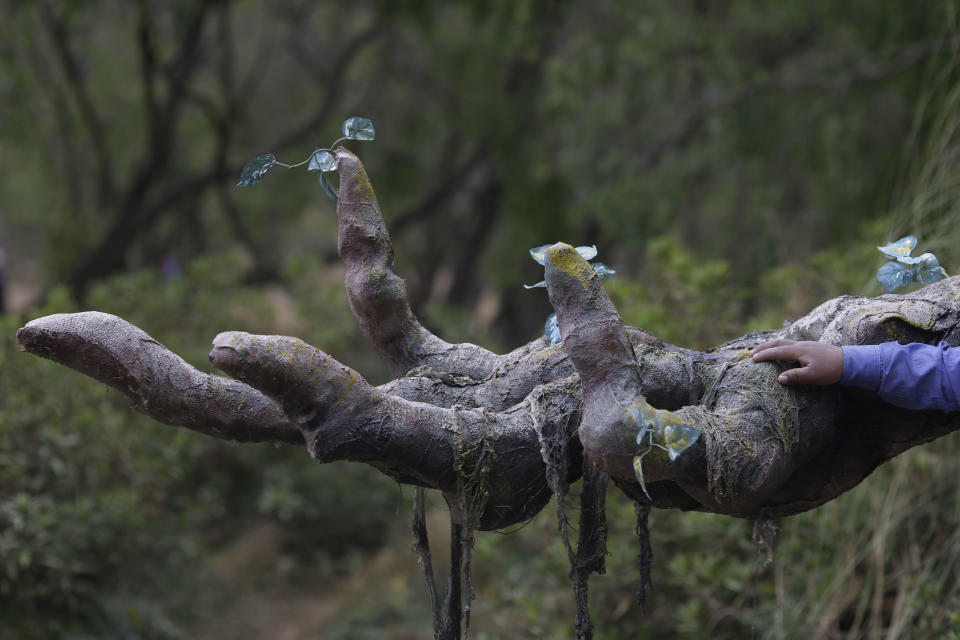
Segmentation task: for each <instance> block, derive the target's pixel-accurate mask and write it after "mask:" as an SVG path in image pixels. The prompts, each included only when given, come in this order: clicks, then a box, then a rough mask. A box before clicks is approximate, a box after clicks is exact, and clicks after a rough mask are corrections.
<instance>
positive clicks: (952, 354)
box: [751, 340, 960, 411]
mask: <svg viewBox="0 0 960 640" xmlns="http://www.w3.org/2000/svg"><path fill="white" fill-rule="evenodd" d="M751 355H752V356H753V359H754V361H756V362H761V361H765V360H794V361H797V362H799V363H800V364H801V365H802V366H801V367H800V368H798V369H790V370H788V371H785V372H784V373H783V374H781V375H780V378H779V380H780V382H781V383H783V384H830V383H833V382H839V383H840V384H846V385H852V386H857V387H863V388H865V389H869V390H870V391H875V392H876V393H877V394H878V395H879V396H880V397H881V398H883V399H884V400H885V401H887V402H889V403H890V404H894V405H897V406H899V407H905V408H907V409H940V410H942V411H960V393H958V392H960V348H952V347H950V346H949V345H948V344H947V343H945V342H941V343H940V344H939V345H938V346H935V347H934V346H931V345H927V344H920V343H913V344H905V345H904V344H899V343H897V342H886V343H884V344H879V345H854V346H847V347H842V348H841V347H836V346H833V345H826V344H821V343H819V342H795V341H792V340H777V341H775V342H769V343H766V344H762V345H760V346H759V347H756V348H755V349H754V350H753V351H751Z"/></svg>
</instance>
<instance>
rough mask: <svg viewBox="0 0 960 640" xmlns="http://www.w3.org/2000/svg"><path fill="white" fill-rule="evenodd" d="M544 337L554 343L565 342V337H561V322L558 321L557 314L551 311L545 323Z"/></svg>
mask: <svg viewBox="0 0 960 640" xmlns="http://www.w3.org/2000/svg"><path fill="white" fill-rule="evenodd" d="M543 337H544V338H546V339H547V342H549V343H550V344H552V345H553V344H560V343H561V342H563V338H561V337H560V323H558V322H557V314H555V313H551V314H550V315H549V316H547V321H546V323H544V325H543Z"/></svg>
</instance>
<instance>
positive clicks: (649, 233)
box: [0, 0, 957, 337]
mask: <svg viewBox="0 0 960 640" xmlns="http://www.w3.org/2000/svg"><path fill="white" fill-rule="evenodd" d="M954 14H955V7H954V6H953V5H952V3H948V2H944V3H922V4H921V3H915V2H909V1H906V0H904V1H902V2H899V1H897V2H885V3H882V4H880V3H874V2H848V3H841V4H838V3H832V2H813V3H810V2H806V3H795V2H747V3H727V2H711V1H707V0H702V1H691V2H677V3H658V4H654V5H649V6H637V5H636V3H632V2H627V1H623V2H618V1H616V0H606V1H604V2H596V3H594V2H590V3H588V2H555V1H549V0H521V1H519V2H492V3H484V5H483V8H482V9H481V8H479V7H478V6H477V5H476V4H475V3H470V2H443V3H434V2H404V1H399V0H381V1H373V0H367V1H362V2H351V3H338V2H321V3H318V2H299V1H291V0H283V1H280V2H276V3H271V4H270V5H269V6H266V5H257V4H256V3H242V2H228V1H218V0H203V1H195V2H176V3H160V2H150V1H148V0H143V1H141V2H137V3H113V2H69V3H53V2H38V3H24V2H14V1H11V0H7V1H6V2H5V16H6V17H5V20H4V21H3V25H2V26H0V36H2V37H0V42H2V45H0V65H2V67H0V68H2V71H3V76H4V82H3V84H2V85H0V94H2V95H3V97H4V99H3V101H2V106H0V127H2V129H0V139H2V141H3V146H4V153H3V155H2V157H0V169H2V171H0V202H3V203H4V204H3V230H4V231H5V233H6V235H7V236H8V237H12V238H16V239H17V242H16V244H17V246H18V247H20V246H22V247H24V248H29V252H30V254H31V255H35V256H37V258H38V259H39V260H40V261H41V264H42V269H43V270H42V276H41V278H40V284H41V285H42V286H43V287H44V288H47V287H49V286H50V285H51V284H53V283H56V282H66V283H68V284H69V285H70V286H71V288H72V289H73V290H74V291H76V292H78V293H83V292H85V291H86V290H87V289H88V288H89V287H90V285H91V283H92V282H94V281H95V280H96V279H98V278H101V277H103V276H106V275H109V274H112V273H115V272H117V271H119V270H122V269H125V268H130V267H137V266H144V265H152V264H156V263H158V262H159V261H161V260H162V259H164V257H165V256H168V255H175V256H176V257H178V258H179V259H180V260H189V259H191V258H192V257H194V256H196V255H200V254H202V253H205V252H209V251H212V250H213V251H215V250H222V248H224V247H228V246H234V245H239V246H241V247H243V248H244V250H245V251H246V252H247V253H248V255H249V257H250V260H251V264H252V269H251V275H253V276H256V277H265V278H276V277H278V275H279V272H280V271H282V263H283V261H284V259H285V257H286V256H287V255H288V254H290V253H292V252H293V251H313V252H317V253H320V254H321V255H323V256H325V257H327V258H328V259H330V260H332V259H333V258H334V256H335V239H334V237H333V235H332V233H331V232H330V230H331V229H332V226H331V222H330V220H331V219H332V216H330V215H329V214H328V213H327V212H326V207H327V205H326V204H325V203H323V202H322V201H320V200H319V198H318V197H317V192H316V187H315V185H314V184H312V183H311V181H309V180H306V179H304V177H303V176H298V175H291V174H283V175H278V176H273V175H272V176H271V177H270V182H271V183H272V185H273V186H272V188H270V189H261V190H258V191H256V192H247V191H244V192H239V191H237V190H235V189H233V188H232V185H233V183H234V182H235V179H236V176H237V175H238V174H239V168H240V167H241V166H242V165H243V163H244V162H245V161H246V160H247V159H249V158H250V157H253V156H254V155H257V154H260V153H266V152H275V153H278V154H279V153H283V154H286V155H287V156H291V157H293V156H297V157H299V156H304V157H305V156H306V155H307V154H308V153H309V151H310V150H311V149H312V148H313V147H314V146H315V145H317V144H320V143H321V141H326V140H327V139H328V138H329V137H330V136H331V134H333V133H335V132H336V130H337V126H338V124H339V122H340V121H341V120H342V119H343V118H344V117H346V116H347V115H352V114H361V115H365V116H367V117H370V118H372V119H373V120H374V122H376V124H377V129H378V131H379V132H381V133H380V136H379V140H378V141H377V143H376V145H375V146H374V147H370V148H367V149H364V150H363V151H362V152H363V154H364V156H365V161H366V164H367V165H368V167H369V169H370V171H371V174H372V175H374V176H376V179H377V185H378V192H379V193H380V194H381V198H382V199H383V200H384V208H385V211H386V214H387V215H388V216H389V222H390V224H391V229H392V232H393V234H394V236H395V237H396V238H397V241H398V244H399V246H400V247H401V257H402V259H403V261H404V263H405V264H407V265H409V266H410V269H409V270H408V271H407V273H408V275H409V277H410V280H411V289H412V292H413V296H414V300H415V301H419V302H425V301H428V300H430V301H434V302H441V303H453V304H455V305H460V306H466V307H468V308H469V307H472V306H474V305H476V304H477V303H478V301H480V300H481V299H484V300H486V301H487V304H488V306H489V305H490V302H491V300H495V301H496V302H495V304H494V308H495V310H496V311H497V313H494V314H493V315H494V316H495V317H496V319H497V320H499V322H498V324H497V327H498V328H499V334H500V336H501V337H503V336H505V335H511V336H514V335H516V334H517V332H522V333H529V332H530V331H532V330H533V328H534V326H535V325H534V324H533V323H532V321H531V320H529V319H528V315H529V314H527V313H524V312H525V311H527V310H529V309H530V308H531V307H534V306H536V305H538V303H539V307H543V306H544V304H543V302H542V301H541V300H535V299H534V298H533V297H532V296H522V292H520V291H516V290H515V284H516V281H517V278H516V274H517V273H518V272H519V270H520V269H521V268H522V266H525V262H524V261H525V255H524V254H525V249H526V248H528V247H530V246H535V245H538V244H542V243H543V242H547V241H554V240H556V239H560V238H565V239H568V240H570V241H572V242H587V241H589V242H590V243H597V244H598V245H599V246H600V247H601V250H602V251H603V252H604V255H605V257H606V260H607V261H608V263H611V264H614V265H616V266H618V267H619V268H621V269H623V270H624V271H622V272H621V273H624V272H625V273H637V274H638V275H639V273H640V268H641V266H642V265H643V262H642V261H643V257H644V255H645V252H644V251H643V250H638V248H640V247H643V246H644V245H645V243H646V242H647V241H648V240H649V239H651V238H655V237H658V236H661V235H665V234H669V235H672V236H674V237H676V238H678V239H679V240H680V241H681V243H683V244H684V245H686V246H689V247H690V248H692V249H693V250H694V251H695V253H696V254H697V255H698V256H701V257H704V258H714V259H716V258H720V259H723V260H726V261H729V263H730V267H731V271H730V273H729V278H730V279H732V280H733V281H735V282H737V283H752V282H755V281H756V279H757V277H758V275H759V274H761V273H763V272H764V271H766V270H768V269H770V268H771V267H774V266H778V265H782V264H784V263H788V262H792V261H796V260H801V259H802V258H803V257H804V256H806V255H808V254H810V253H812V252H814V251H815V250H817V249H819V248H823V247H826V246H832V245H836V244H844V243H847V242H849V241H851V240H852V239H853V238H859V235H858V234H859V233H860V231H861V229H862V225H863V222H864V220H870V219H873V218H876V217H877V216H878V215H880V214H883V213H886V212H887V210H888V209H889V208H890V205H891V197H892V194H893V188H892V185H893V184H894V183H895V182H896V181H897V180H898V178H899V176H900V173H899V172H900V168H901V167H902V166H903V165H902V163H901V159H902V155H903V149H904V147H905V145H907V144H908V142H909V141H910V140H911V136H913V135H915V134H916V132H917V129H918V127H922V126H923V123H922V122H921V123H917V122H916V114H917V107H918V103H919V102H920V101H921V100H934V101H936V100H937V99H938V96H937V95H936V92H933V93H931V89H930V86H931V84H932V82H931V79H936V76H937V75H938V74H940V75H942V73H943V72H942V71H940V69H941V68H946V67H947V66H948V63H949V61H950V56H951V54H952V51H953V49H954V48H955V47H956V45H957V42H956V40H955V35H954V34H953V32H952V31H951V30H950V29H951V27H952V25H954V23H955V15H954ZM954 73H955V72H954ZM939 81H940V82H942V78H941V79H940V80H939ZM318 202H319V203H320V204H317V203H318ZM315 209H319V211H317V210H315ZM41 212H42V213H41ZM305 212H309V215H310V220H309V222H305V221H304V220H303V216H304V214H305ZM308 224H309V228H310V234H309V236H307V237H306V238H304V235H305V234H304V233H302V232H303V231H304V229H303V226H304V225H308ZM291 229H295V230H296V231H295V232H291ZM301 238H303V239H301ZM868 241H870V242H872V241H873V240H872V239H870V240H868ZM484 293H486V296H484ZM539 307H538V308H539ZM488 315H490V314H489V313H488Z"/></svg>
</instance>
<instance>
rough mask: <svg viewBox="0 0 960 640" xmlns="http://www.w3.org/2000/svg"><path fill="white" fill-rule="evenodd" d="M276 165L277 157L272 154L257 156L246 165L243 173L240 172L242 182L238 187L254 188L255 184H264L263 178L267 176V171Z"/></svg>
mask: <svg viewBox="0 0 960 640" xmlns="http://www.w3.org/2000/svg"><path fill="white" fill-rule="evenodd" d="M276 163H277V157H276V156H275V155H273V154H272V153H268V154H266V155H262V156H257V157H256V158H254V159H253V160H251V161H250V162H248V163H247V164H245V165H244V167H243V171H241V172H240V182H238V183H237V186H238V187H252V186H253V185H255V184H260V183H261V182H263V177H264V176H265V175H267V171H270V168H271V167H273V165H275V164H276Z"/></svg>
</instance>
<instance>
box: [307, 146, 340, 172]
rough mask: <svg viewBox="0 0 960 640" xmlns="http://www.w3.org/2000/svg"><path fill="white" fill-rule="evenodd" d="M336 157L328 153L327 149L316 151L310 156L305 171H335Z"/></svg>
mask: <svg viewBox="0 0 960 640" xmlns="http://www.w3.org/2000/svg"><path fill="white" fill-rule="evenodd" d="M336 170H337V156H335V155H333V154H332V153H330V151H329V150H328V149H317V150H316V151H314V152H313V155H312V156H310V164H308V165H307V171H336Z"/></svg>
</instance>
